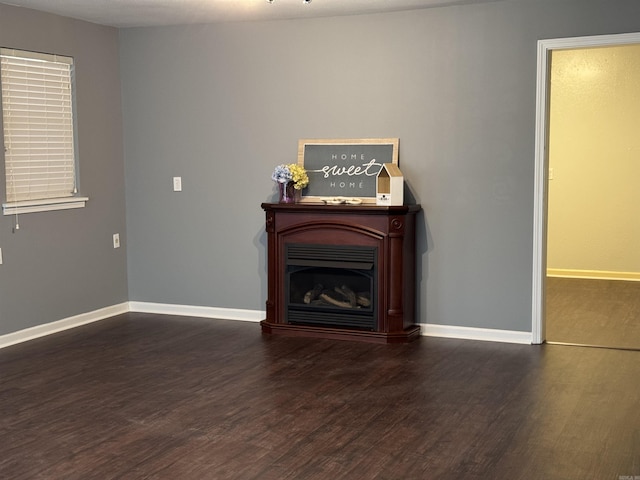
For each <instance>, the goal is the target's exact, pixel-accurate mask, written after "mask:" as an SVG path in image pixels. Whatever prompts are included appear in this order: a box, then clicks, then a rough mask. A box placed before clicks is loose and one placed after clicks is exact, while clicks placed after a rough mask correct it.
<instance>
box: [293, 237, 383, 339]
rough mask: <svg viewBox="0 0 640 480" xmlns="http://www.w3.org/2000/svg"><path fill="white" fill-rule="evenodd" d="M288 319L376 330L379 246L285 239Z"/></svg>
mask: <svg viewBox="0 0 640 480" xmlns="http://www.w3.org/2000/svg"><path fill="white" fill-rule="evenodd" d="M285 258H286V276H285V285H284V290H285V302H286V306H285V321H286V323H288V324H291V325H317V326H324V327H335V328H355V329H360V330H369V331H373V330H375V327H376V304H377V296H376V295H375V292H376V289H375V287H376V272H377V268H376V263H377V248H376V247H368V246H361V245H317V244H311V245H309V244H298V243H294V244H287V245H285Z"/></svg>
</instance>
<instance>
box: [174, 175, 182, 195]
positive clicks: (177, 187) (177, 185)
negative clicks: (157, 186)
mask: <svg viewBox="0 0 640 480" xmlns="http://www.w3.org/2000/svg"><path fill="white" fill-rule="evenodd" d="M173 191H174V192H181V191H182V177H173Z"/></svg>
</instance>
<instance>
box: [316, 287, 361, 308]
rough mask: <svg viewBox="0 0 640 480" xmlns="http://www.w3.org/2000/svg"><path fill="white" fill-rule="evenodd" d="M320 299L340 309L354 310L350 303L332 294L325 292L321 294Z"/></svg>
mask: <svg viewBox="0 0 640 480" xmlns="http://www.w3.org/2000/svg"><path fill="white" fill-rule="evenodd" d="M320 298H321V299H322V300H324V301H325V302H327V303H328V304H330V305H333V306H335V307H340V308H353V307H352V306H351V304H350V303H349V302H344V301H342V300H338V299H337V298H335V297H334V296H332V292H330V291H328V290H325V291H324V292H322V293H321V294H320Z"/></svg>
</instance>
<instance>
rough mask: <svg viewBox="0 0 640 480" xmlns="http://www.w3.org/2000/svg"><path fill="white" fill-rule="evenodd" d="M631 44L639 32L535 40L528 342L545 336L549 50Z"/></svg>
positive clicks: (639, 40) (636, 40)
mask: <svg viewBox="0 0 640 480" xmlns="http://www.w3.org/2000/svg"><path fill="white" fill-rule="evenodd" d="M634 43H640V32H639V33H623V34H618V35H599V36H593V37H573V38H556V39H550V40H539V41H538V78H537V87H536V140H535V141H536V148H535V156H536V160H535V162H536V163H535V183H534V189H535V191H534V205H533V293H532V319H531V343H534V344H537V343H543V342H544V341H545V337H546V329H545V278H546V270H547V172H548V171H549V168H548V145H549V79H550V71H549V68H550V66H551V51H552V50H568V49H575V48H589V47H606V46H612V45H628V44H634Z"/></svg>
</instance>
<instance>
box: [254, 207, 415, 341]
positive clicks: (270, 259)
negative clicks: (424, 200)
mask: <svg viewBox="0 0 640 480" xmlns="http://www.w3.org/2000/svg"><path fill="white" fill-rule="evenodd" d="M262 208H263V209H264V210H265V212H266V230H267V241H268V246H267V248H268V252H267V269H268V272H267V274H268V293H267V302H266V311H267V318H266V319H265V320H263V321H262V322H261V326H262V332H263V333H266V334H279V335H289V336H306V337H317V338H336V339H344V340H358V341H366V342H374V343H406V342H409V341H412V340H415V339H416V338H418V337H419V336H420V327H419V326H418V325H416V324H415V323H414V322H415V319H414V316H415V261H416V257H415V217H416V213H418V212H419V211H420V209H421V207H420V205H404V206H390V207H382V206H373V205H367V206H363V205H324V204H316V203H297V204H281V203H263V204H262ZM290 245H296V246H299V245H323V246H331V245H334V246H338V248H344V247H359V246H361V247H366V248H369V249H370V250H372V249H373V251H375V252H376V254H375V260H376V266H375V268H374V270H373V271H375V280H374V282H373V285H374V288H373V295H372V300H373V301H374V302H375V309H374V310H373V311H374V318H373V327H372V328H370V329H356V328H345V327H335V326H333V325H316V324H312V325H305V324H295V323H294V322H290V321H289V320H288V319H287V318H288V314H287V304H288V301H289V300H288V298H287V296H288V295H289V291H288V279H287V260H286V255H287V253H286V252H287V248H288V246H290ZM323 248H325V247H323Z"/></svg>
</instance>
